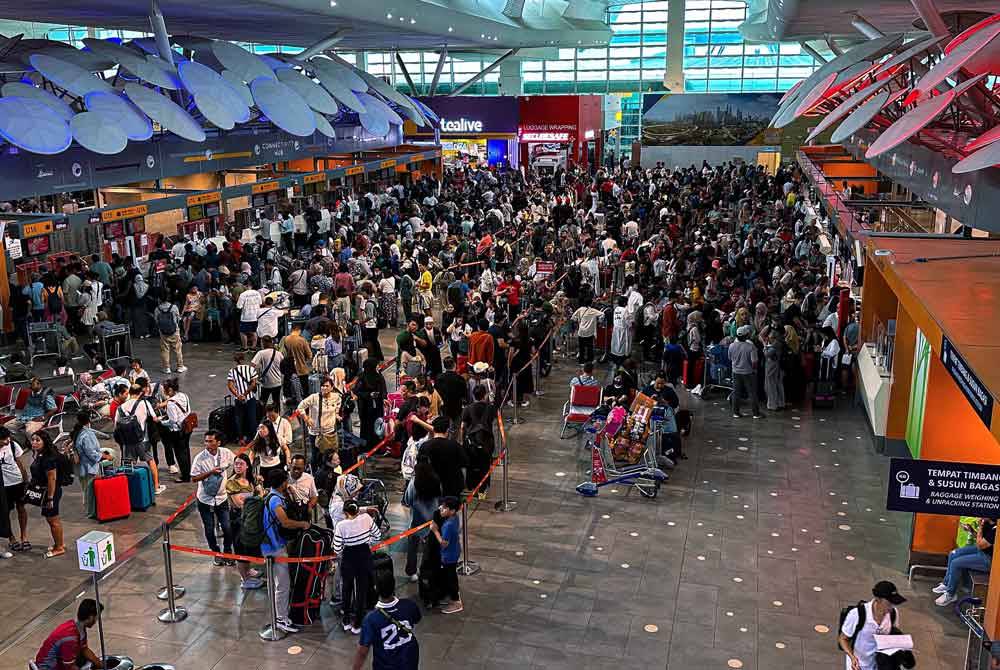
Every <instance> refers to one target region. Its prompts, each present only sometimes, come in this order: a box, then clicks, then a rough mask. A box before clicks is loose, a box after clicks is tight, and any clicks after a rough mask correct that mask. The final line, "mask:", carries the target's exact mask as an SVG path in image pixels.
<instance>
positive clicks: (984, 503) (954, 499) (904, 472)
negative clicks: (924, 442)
mask: <svg viewBox="0 0 1000 670" xmlns="http://www.w3.org/2000/svg"><path fill="white" fill-rule="evenodd" d="M886 509H889V510H892V511H894V512H922V513H925V514H948V515H952V516H980V517H986V518H990V519H995V518H997V517H1000V466H997V465H983V464H980V463H952V462H950V461H925V460H921V459H909V458H893V459H892V460H891V462H890V464H889V495H888V497H887V500H886Z"/></svg>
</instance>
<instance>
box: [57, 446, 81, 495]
mask: <svg viewBox="0 0 1000 670" xmlns="http://www.w3.org/2000/svg"><path fill="white" fill-rule="evenodd" d="M58 451H59V456H58V461H57V463H58V467H57V469H56V472H57V475H58V477H59V486H70V485H72V484H73V466H74V465H75V464H78V463H79V462H80V454H79V453H78V452H77V450H76V448H75V447H74V446H73V443H72V442H69V441H67V442H66V443H65V444H64V445H63V446H62V447H61V448H58Z"/></svg>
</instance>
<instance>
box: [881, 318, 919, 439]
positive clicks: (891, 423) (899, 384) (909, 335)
mask: <svg viewBox="0 0 1000 670" xmlns="http://www.w3.org/2000/svg"><path fill="white" fill-rule="evenodd" d="M916 344H917V326H916V324H915V323H913V319H911V318H910V315H909V313H908V312H907V311H906V309H905V308H904V307H903V304H902V303H900V304H899V308H898V309H897V310H896V343H895V348H894V350H893V354H892V386H891V387H890V389H889V416H888V418H887V421H886V427H885V436H886V438H887V439H890V440H902V439H904V438H905V437H906V419H907V416H908V414H909V409H910V382H911V381H912V379H913V353H914V349H915V348H916Z"/></svg>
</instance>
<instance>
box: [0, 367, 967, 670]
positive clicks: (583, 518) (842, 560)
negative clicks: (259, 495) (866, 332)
mask: <svg viewBox="0 0 1000 670" xmlns="http://www.w3.org/2000/svg"><path fill="white" fill-rule="evenodd" d="M190 355H191V360H192V362H193V363H194V365H192V363H188V365H189V366H191V368H192V370H196V371H198V372H197V373H188V375H187V379H186V380H185V382H186V384H187V385H188V387H189V390H191V391H192V393H193V394H194V395H195V399H196V403H197V404H198V406H199V408H200V409H201V410H202V411H206V410H207V409H208V408H209V407H211V406H214V405H215V404H218V402H217V399H218V397H219V396H220V395H221V393H220V391H221V388H222V385H223V378H224V373H225V371H226V369H227V366H226V365H225V364H224V363H223V362H222V359H223V358H228V354H227V355H226V356H222V355H220V354H219V353H218V351H217V350H216V349H215V348H209V347H203V348H202V350H201V351H198V350H194V349H192V351H191V353H190ZM572 371H573V366H571V365H569V364H568V363H567V364H562V365H561V366H558V367H557V368H556V370H555V372H554V373H553V378H552V379H551V380H548V381H547V382H546V388H547V389H548V390H549V394H548V395H546V396H545V397H544V398H541V399H537V400H535V401H534V403H533V406H532V407H531V408H530V409H528V410H526V411H524V413H523V416H524V417H525V418H526V419H527V421H526V422H525V423H523V424H520V425H517V426H514V427H511V428H509V429H508V435H509V438H510V443H511V483H510V490H511V498H512V499H513V500H516V501H517V503H518V505H517V507H516V509H515V510H514V511H512V512H509V513H499V512H495V511H494V510H493V502H494V501H495V500H496V499H497V496H498V495H499V489H500V487H499V486H494V488H493V491H492V492H491V494H490V500H489V501H487V502H484V503H481V504H479V506H478V507H477V508H475V510H474V511H473V514H472V516H471V518H470V522H469V533H470V544H471V547H470V548H469V549H470V557H471V558H472V559H473V560H476V561H478V562H479V563H480V565H481V566H482V568H483V570H482V572H480V573H479V574H477V575H475V576H472V577H468V578H463V580H462V590H463V597H464V600H465V612H464V613H462V614H460V615H457V616H454V617H451V616H444V615H441V614H437V613H431V614H428V615H427V617H426V618H425V619H424V621H423V622H422V623H421V624H420V625H419V626H418V628H417V634H418V639H419V641H420V646H421V657H422V659H423V663H422V666H423V667H433V668H439V669H450V668H456V669H457V668H461V669H462V670H468V669H470V668H483V669H486V668H489V669H491V670H493V669H500V668H510V669H511V670H513V669H515V668H516V669H518V670H521V669H524V668H539V669H541V668H545V669H546V670H559V669H562V668H566V669H572V670H580V669H581V668H594V669H604V668H608V669H609V670H611V669H612V668H613V669H614V670H620V668H621V667H622V666H623V665H637V664H641V665H642V667H659V668H668V669H669V670H688V669H690V668H706V669H707V668H737V667H742V668H747V669H751V668H760V669H762V670H772V669H773V670H779V669H780V670H797V669H799V668H801V669H803V670H804V669H805V668H810V669H812V668H840V667H843V666H842V663H843V657H842V655H841V654H840V653H839V652H838V651H837V650H836V640H835V630H834V629H835V628H836V623H837V615H838V612H839V609H840V607H841V605H842V604H846V603H850V602H856V601H857V600H859V599H862V598H865V597H866V596H867V595H868V594H869V592H870V589H871V585H872V584H873V583H874V581H877V580H878V579H882V578H888V579H892V580H894V581H895V582H896V583H897V585H899V586H900V587H901V589H902V590H903V593H904V594H906V595H907V596H908V597H910V602H909V603H907V604H906V605H905V607H904V613H903V616H902V627H903V628H904V630H905V631H906V632H909V633H912V634H913V635H914V639H915V641H916V646H917V656H918V663H919V666H918V667H920V668H925V669H929V670H938V669H939V668H940V669H941V670H944V669H945V668H955V667H958V666H959V665H960V662H961V659H962V654H963V653H964V647H965V638H964V634H963V630H962V628H961V626H960V624H959V623H958V622H957V621H956V620H955V618H954V616H953V615H952V614H951V613H950V610H948V611H942V610H941V609H939V608H936V607H935V606H934V605H933V603H932V601H931V598H932V596H931V595H930V587H931V586H933V582H931V581H929V580H926V579H925V580H922V581H919V582H915V583H914V586H915V587H916V588H915V590H914V591H910V590H909V589H908V588H906V578H905V574H904V567H905V561H906V556H907V552H906V543H907V532H906V531H905V521H906V519H905V518H904V517H903V516H901V515H897V514H892V513H887V512H885V511H884V499H885V495H884V485H883V480H884V475H885V472H886V465H887V464H886V462H885V460H884V459H883V458H882V457H881V456H878V455H876V454H875V453H874V450H873V448H872V444H871V440H870V438H869V432H868V429H867V426H866V424H865V422H864V418H863V416H862V414H861V413H860V410H857V409H853V408H850V407H848V406H847V404H848V403H847V402H846V401H845V402H843V403H842V406H841V407H840V408H838V409H836V410H826V411H821V410H817V411H815V412H813V411H812V410H811V409H808V408H804V409H803V410H802V411H800V412H799V411H796V412H785V413H779V414H772V415H769V416H768V417H767V418H765V419H763V420H760V421H753V420H751V419H743V420H733V419H732V418H730V415H729V413H728V412H727V411H725V410H726V407H725V402H724V397H723V395H722V394H721V393H716V394H715V395H713V396H712V397H710V398H708V399H707V400H705V401H704V402H701V403H700V404H699V407H698V411H697V415H696V428H695V432H694V436H693V437H692V439H691V441H690V445H689V447H688V450H689V453H690V455H691V458H690V460H687V461H684V462H682V463H681V465H680V467H679V469H678V470H676V471H675V472H674V473H673V475H672V478H671V481H670V482H669V483H668V484H667V485H665V486H664V487H663V488H662V489H661V492H660V495H659V497H658V498H656V499H655V500H648V499H645V498H642V497H640V496H639V495H638V494H637V492H635V491H634V490H632V489H629V488H628V487H625V486H624V485H623V486H619V487H617V488H614V487H606V488H604V489H602V490H601V493H600V495H599V496H598V497H597V498H583V497H581V496H579V495H578V494H577V493H576V492H575V491H574V487H575V486H576V484H578V483H579V482H580V481H582V478H583V477H584V476H585V473H586V469H587V467H588V466H587V463H588V455H587V454H586V453H585V452H584V450H583V449H582V448H581V445H580V444H579V442H578V441H577V440H575V439H568V440H559V439H558V438H557V434H558V430H559V421H558V418H559V410H560V408H561V405H562V402H563V400H564V393H565V388H566V380H567V379H568V377H569V375H570V373H571V372H572ZM195 374H199V375H201V376H200V377H195ZM212 374H215V375H217V376H216V377H211V376H210V375H212ZM213 399H214V401H213ZM508 415H509V410H508ZM205 416H207V412H206V414H205ZM373 472H374V473H376V474H378V475H379V476H383V477H384V478H385V479H386V480H387V481H394V480H396V479H398V475H397V472H398V471H397V469H396V466H395V464H394V463H392V462H385V463H380V464H378V465H376V466H375V468H374V469H373ZM183 493H184V492H182V491H175V492H171V493H170V494H169V495H170V499H171V501H174V500H177V499H180V498H182V497H183ZM395 500H398V497H397V498H394V501H395ZM163 507H166V505H164V506H163ZM393 510H394V511H393V515H392V522H393V531H392V532H397V531H399V530H400V529H401V527H402V526H403V520H402V516H401V512H400V510H399V506H398V504H396V503H395V502H394V503H393ZM160 512H162V510H157V514H160ZM146 517H148V518H146ZM156 519H157V516H154V515H152V514H150V515H143V517H142V518H140V517H137V516H136V517H133V521H132V522H130V523H132V524H133V526H134V528H131V527H130V530H129V531H128V532H127V533H125V531H123V530H122V528H123V527H122V526H115V527H114V530H115V532H116V533H123V535H119V538H120V539H119V543H120V544H121V543H122V542H125V543H128V542H131V541H132V540H133V539H134V538H136V537H138V536H139V535H141V534H142V533H143V532H145V531H147V530H150V529H152V528H153V527H154V526H155V525H156ZM32 523H33V525H34V528H35V530H36V531H37V532H41V530H42V529H41V526H40V523H39V522H38V520H37V519H33V520H32ZM83 528H84V527H83V526H82V525H81V524H74V525H73V532H67V540H68V542H72V541H74V540H75V538H76V536H77V535H78V534H79V533H80V532H82V531H83ZM36 534H37V533H36ZM126 535H127V537H126ZM39 539H40V541H44V539H45V536H44V534H43V535H41V536H40V538H39ZM173 539H174V541H175V542H179V543H184V544H194V545H196V546H201V545H202V544H203V542H204V540H203V538H202V537H201V527H200V523H199V522H198V520H197V518H196V517H195V516H189V517H188V518H186V519H185V520H184V521H183V522H182V523H181V524H180V525H179V527H178V528H177V529H176V531H175V532H174V534H173ZM396 549H397V550H401V549H402V546H401V545H398V546H397V547H396ZM399 558H400V557H398V556H397V560H396V567H397V571H400V572H401V568H402V561H401V560H399ZM39 566H42V567H44V568H45V570H46V571H45V573H41V574H44V575H45V577H44V579H42V578H40V577H39ZM0 570H3V574H4V577H5V579H4V583H5V588H3V589H2V590H0V608H2V610H3V611H4V612H6V613H8V617H5V618H4V619H3V623H2V625H3V628H2V629H0V637H3V638H6V640H5V641H4V642H3V643H2V646H0V649H6V652H5V653H3V654H2V655H0V670H7V669H8V668H10V669H13V668H17V669H19V670H20V669H22V668H23V667H24V662H25V659H26V658H27V657H28V656H29V655H30V654H31V653H32V652H33V651H34V649H35V648H37V644H38V643H39V641H40V640H41V638H42V637H44V634H45V632H46V630H47V629H48V628H50V627H51V625H52V622H53V621H58V620H60V619H65V618H68V616H69V612H70V610H71V608H72V607H73V606H72V605H70V606H67V607H66V608H65V609H64V611H62V612H58V611H55V612H51V613H50V616H48V617H45V616H43V617H42V618H43V621H36V622H33V624H32V625H29V626H28V627H27V628H26V629H23V630H22V632H21V634H20V636H19V638H20V639H18V637H15V638H14V639H11V636H12V635H13V633H14V631H16V630H18V629H19V627H21V626H23V625H24V624H25V623H26V622H27V621H28V620H29V619H31V618H32V617H33V616H35V615H36V614H38V612H41V611H42V610H44V609H45V608H47V607H49V608H50V609H57V608H58V605H52V603H56V602H58V601H60V600H62V599H64V598H72V597H73V596H75V595H76V594H77V593H78V592H79V591H80V589H79V588H77V587H78V583H79V581H80V580H81V575H80V573H77V572H76V571H75V566H74V565H73V564H72V562H71V561H67V565H63V564H62V563H59V564H58V565H54V566H50V565H48V564H45V565H44V566H43V565H42V564H41V559H40V558H37V557H36V558H34V559H33V560H29V559H27V558H24V557H20V558H18V559H17V560H16V561H14V562H5V563H3V564H0ZM174 572H175V575H176V579H177V581H178V583H181V584H183V585H184V586H185V587H187V595H186V596H185V597H184V598H183V599H182V600H181V601H180V603H181V604H183V605H184V606H185V607H186V608H187V609H188V611H189V612H190V617H189V618H188V619H187V620H186V621H184V622H183V623H180V624H174V625H165V624H161V623H159V622H158V621H157V620H156V618H155V615H156V613H157V612H158V611H159V610H160V609H161V608H162V607H163V603H161V602H160V601H158V600H156V599H155V597H154V591H155V589H156V588H157V587H159V586H160V585H161V583H162V581H163V568H162V557H161V550H160V547H159V546H158V545H153V546H150V547H147V548H144V549H141V550H139V551H138V552H137V554H136V556H135V557H134V558H132V559H131V560H129V561H128V562H127V563H126V564H125V565H124V566H123V567H122V568H121V569H119V570H117V571H115V572H114V573H113V574H112V575H111V576H110V577H108V578H107V579H106V580H105V581H104V582H102V595H104V596H105V602H106V604H107V606H108V609H107V615H106V617H105V629H106V633H107V643H108V649H109V651H113V652H116V653H118V652H120V653H125V654H128V655H130V656H132V657H133V658H135V659H136V660H137V661H140V662H143V663H145V662H152V661H162V662H170V663H173V664H175V665H176V666H177V667H178V668H184V669H186V668H192V669H198V670H202V669H206V670H207V669H209V668H211V669H212V670H237V669H238V670H257V669H261V670H263V669H267V670H280V669H283V668H293V667H300V666H303V665H310V666H314V667H315V666H317V665H318V664H322V666H323V667H330V668H347V667H349V666H350V662H351V658H352V654H353V649H354V646H355V644H356V640H355V639H354V638H353V637H350V636H347V635H345V634H344V633H343V632H342V631H341V629H340V628H339V626H335V625H334V622H333V621H332V618H330V617H329V612H326V611H325V610H324V614H325V615H326V617H325V620H324V624H323V625H322V626H321V625H316V626H313V627H311V628H310V629H309V630H307V631H305V632H303V633H302V634H299V635H295V636H290V637H288V638H286V639H285V640H282V641H280V642H272V643H268V642H263V641H261V640H260V639H259V638H258V636H257V631H258V629H259V627H260V625H261V624H262V623H263V620H264V616H265V614H264V613H265V609H266V598H265V595H264V593H263V592H254V593H250V594H244V593H241V592H240V590H239V581H238V578H237V575H236V574H235V572H234V571H233V570H232V569H220V568H214V567H212V566H211V563H210V561H208V560H206V559H203V558H197V557H190V556H187V555H176V556H175V559H174ZM50 575H51V576H50ZM400 585H401V587H400V589H401V591H402V592H403V593H404V594H405V593H410V592H411V591H415V588H414V587H412V586H411V585H409V584H404V583H403V582H402V580H401V581H400ZM14 612H16V613H17V614H11V613H14ZM32 626H34V629H33V628H32ZM821 626H826V627H828V628H829V629H831V630H829V631H828V632H817V627H821ZM819 630H824V629H822V628H819ZM94 639H95V640H96V635H95V636H94ZM12 642H13V643H14V644H13V645H12V646H11V643H12Z"/></svg>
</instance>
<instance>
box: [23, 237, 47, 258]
mask: <svg viewBox="0 0 1000 670" xmlns="http://www.w3.org/2000/svg"><path fill="white" fill-rule="evenodd" d="M24 253H25V254H26V255H28V256H38V255H40V254H47V253H49V236H48V235H40V236H38V237H32V238H30V239H27V240H25V241H24Z"/></svg>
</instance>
